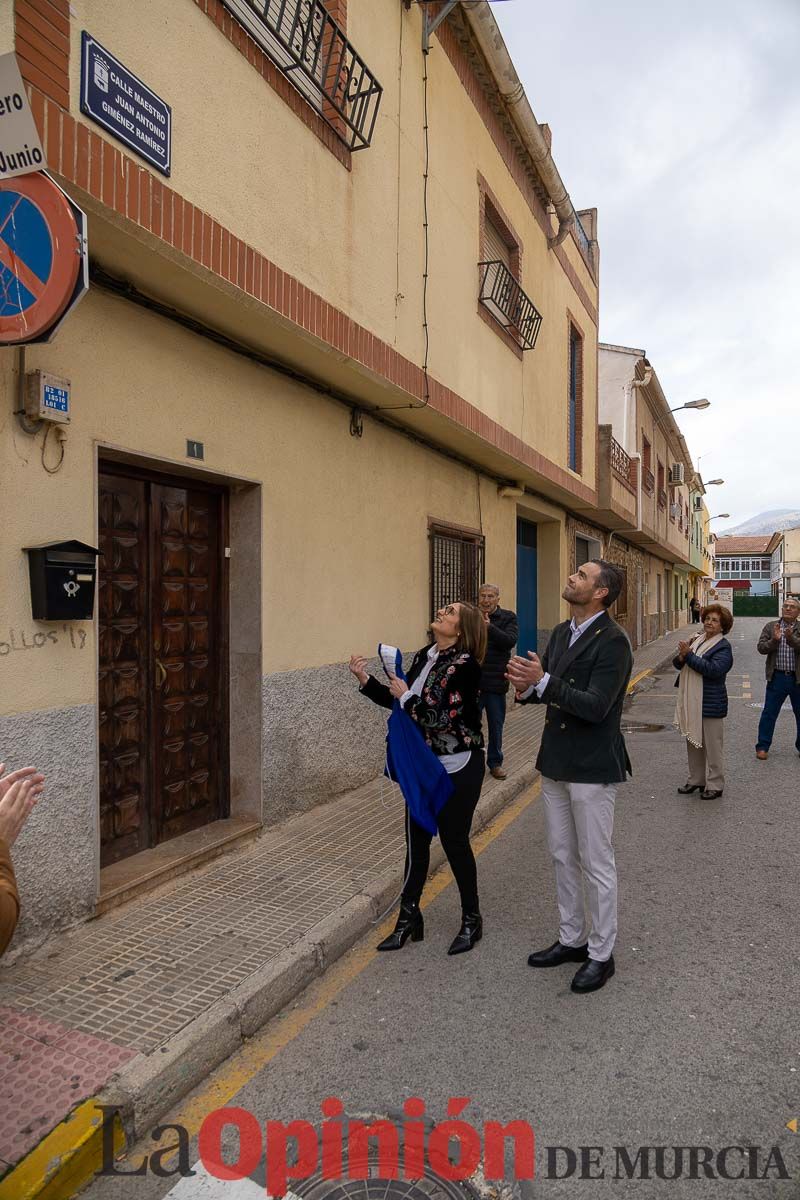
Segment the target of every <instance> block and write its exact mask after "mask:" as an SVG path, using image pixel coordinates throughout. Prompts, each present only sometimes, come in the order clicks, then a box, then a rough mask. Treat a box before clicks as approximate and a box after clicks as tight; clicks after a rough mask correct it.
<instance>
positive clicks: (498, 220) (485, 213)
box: [478, 177, 542, 354]
mask: <svg viewBox="0 0 800 1200" xmlns="http://www.w3.org/2000/svg"><path fill="white" fill-rule="evenodd" d="M478 182H479V188H480V197H481V210H480V222H481V235H480V254H481V261H480V262H479V263H478V270H479V272H480V283H479V291H478V300H479V302H480V304H481V305H482V306H483V308H484V309H486V310H487V311H488V312H490V313H491V315H492V317H493V318H494V320H495V321H496V322H497V324H498V325H499V326H500V327H501V329H502V330H503V332H504V334H505V335H506V336H507V338H508V342H509V345H511V347H512V349H514V350H515V351H516V352H517V354H519V353H520V351H523V350H533V348H534V347H535V345H536V339H537V338H538V336H539V329H540V328H541V324H542V317H541V313H539V311H538V310H537V308H536V306H535V305H534V303H533V301H532V300H531V298H530V296H528V294H527V293H526V292H525V291H523V288H522V284H521V282H520V280H521V273H522V271H521V266H522V247H521V244H520V241H519V238H518V237H517V235H516V234H515V233H514V230H513V229H512V228H511V225H510V224H509V222H508V221H507V220H506V218H505V217H504V215H503V214H502V212H501V211H500V208H499V206H498V204H497V203H496V201H495V200H494V198H493V197H492V196H491V194H490V193H489V189H488V186H487V184H486V182H485V181H484V180H483V179H482V178H481V177H479V181H478Z"/></svg>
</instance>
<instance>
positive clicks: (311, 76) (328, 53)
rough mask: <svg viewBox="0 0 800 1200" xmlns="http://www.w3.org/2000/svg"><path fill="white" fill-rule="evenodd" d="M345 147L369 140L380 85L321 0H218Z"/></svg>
mask: <svg viewBox="0 0 800 1200" xmlns="http://www.w3.org/2000/svg"><path fill="white" fill-rule="evenodd" d="M222 2H223V4H224V5H225V7H226V8H227V9H228V10H229V11H230V12H232V13H233V15H234V16H235V17H236V19H237V20H238V21H239V22H240V23H241V24H242V25H244V27H245V29H246V30H247V32H248V33H249V34H250V36H251V37H252V38H253V40H254V41H255V42H257V43H258V45H259V46H260V47H261V49H262V50H264V52H265V53H266V54H268V55H269V57H270V58H271V59H272V61H273V62H274V63H275V65H276V66H277V67H278V68H279V69H280V70H281V71H283V73H284V74H285V75H286V76H287V77H288V78H289V79H290V80H291V82H292V83H293V84H294V86H295V87H296V88H297V90H298V91H299V92H300V93H301V95H303V96H304V97H305V98H306V100H307V101H308V102H309V104H311V105H312V106H313V107H314V108H315V109H316V110H317V112H318V113H319V114H320V116H321V117H322V118H323V120H325V121H327V123H328V124H329V125H330V126H331V128H332V129H333V130H334V132H335V133H336V134H338V136H339V137H340V138H341V139H342V141H343V142H345V144H346V145H347V146H348V147H349V148H350V149H351V150H364V149H365V148H366V147H367V146H369V144H370V141H371V140H372V134H373V130H374V128H375V120H376V118H377V116H378V107H379V105H380V102H381V95H382V93H383V88H382V87H381V85H380V84H379V83H378V81H377V79H376V78H375V76H374V75H373V74H372V72H371V71H370V70H369V69H368V67H367V65H366V63H365V62H364V61H363V59H361V58H359V56H358V55H357V54H356V52H355V49H354V48H353V46H352V45H351V43H350V42H348V40H347V38H346V37H345V35H344V33H343V32H342V30H341V29H340V28H339V26H338V25H337V24H336V22H335V21H334V19H333V17H332V16H331V15H330V14H329V12H328V11H327V9H326V8H325V5H324V4H322V3H321V0H222Z"/></svg>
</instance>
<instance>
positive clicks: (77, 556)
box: [25, 541, 100, 621]
mask: <svg viewBox="0 0 800 1200" xmlns="http://www.w3.org/2000/svg"><path fill="white" fill-rule="evenodd" d="M25 553H26V554H27V555H28V568H29V570H30V577H31V610H32V612H33V619H34V621H91V619H92V615H93V613H94V592H95V583H96V580H97V556H98V554H99V553H100V551H99V550H96V549H95V547H94V546H87V545H86V544H85V542H76V541H69V542H49V543H48V544H47V545H45V546H26V547H25Z"/></svg>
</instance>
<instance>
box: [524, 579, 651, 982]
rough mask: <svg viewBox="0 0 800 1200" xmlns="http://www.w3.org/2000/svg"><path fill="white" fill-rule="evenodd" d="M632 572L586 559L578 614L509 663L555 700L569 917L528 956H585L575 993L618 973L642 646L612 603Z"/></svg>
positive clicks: (550, 772) (528, 695)
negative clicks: (632, 704) (621, 837)
mask: <svg viewBox="0 0 800 1200" xmlns="http://www.w3.org/2000/svg"><path fill="white" fill-rule="evenodd" d="M623 579H624V576H623V574H622V572H621V571H620V569H619V568H618V567H616V566H614V564H613V563H610V562H606V561H605V560H604V559H593V560H592V561H591V562H587V563H583V564H582V565H581V566H580V567H578V569H577V571H576V572H575V574H574V575H570V577H569V580H568V582H567V585H566V587H565V588H564V591H563V592H562V595H563V597H564V599H565V600H566V601H567V602H568V604H569V606H570V608H571V610H572V620H570V621H564V622H562V623H561V624H560V625H557V626H556V628H555V629H554V630H553V632H552V634H551V637H550V641H549V642H548V644H547V649H546V650H545V652H544V654H543V656H542V659H541V661H540V660H539V658H538V656H537V655H536V654H533V653H531V652H530V651H529V652H528V656H527V658H521V657H518V656H515V657H514V658H512V659H511V662H510V663H509V666H508V677H509V679H510V680H511V683H512V685H513V687H514V690H515V692H516V695H517V699H518V700H520V701H521V702H522V703H533V704H541V703H544V704H546V705H547V716H546V718H545V727H544V734H543V735H542V744H541V748H540V750H539V757H538V758H537V760H536V766H537V768H538V770H539V771H541V774H542V796H543V799H544V811H545V821H546V825H547V841H548V846H549V848H550V853H551V855H552V858H553V862H554V865H555V873H556V892H557V897H558V908H559V914H560V925H559V933H558V941H556V942H554V943H553V945H552V946H548V948H547V949H546V950H539V951H536V952H535V953H533V954H531V955H530V957H529V958H528V963H529V965H530V966H532V967H557V966H560V965H561V964H562V963H566V962H578V963H581V964H582V966H581V967H580V969H579V970H578V972H577V974H576V975H575V977H574V978H573V980H572V984H571V987H572V991H573V992H593V991H596V990H597V988H601V987H603V985H604V984H605V983H606V982H607V981H608V980H609V979H610V978H611V976H612V975H613V974H614V971H615V966H614V956H613V954H612V950H613V948H614V942H615V939H616V935H617V871H616V864H615V861H614V849H613V846H612V844H611V835H612V832H613V828H614V801H615V799H616V793H617V786H618V785H619V784H620V783H622V782H623V781H624V780H625V778H626V775H627V773H628V772H629V771H630V760H629V758H628V754H627V751H626V749H625V741H624V739H623V737H622V733H621V730H620V721H621V717H622V706H623V704H624V702H625V696H626V693H627V689H628V681H629V680H630V675H631V669H632V667H633V652H632V651H631V645H630V642H629V641H628V637H627V634H626V633H625V631H624V630H623V629H622V628H621V627H620V626H619V625H617V623H616V621H613V620H612V619H611V617H610V616H609V614H608V609H609V608H610V607H611V605H612V604H613V603H614V601H615V600H616V598H617V596H618V595H619V593H620V590H621V587H622V582H623ZM584 885H585V890H586V900H587V902H588V910H589V914H588V915H589V923H588V924H589V929H588V934H589V936H588V940H587V936H586V935H587V920H586V912H585V909H584Z"/></svg>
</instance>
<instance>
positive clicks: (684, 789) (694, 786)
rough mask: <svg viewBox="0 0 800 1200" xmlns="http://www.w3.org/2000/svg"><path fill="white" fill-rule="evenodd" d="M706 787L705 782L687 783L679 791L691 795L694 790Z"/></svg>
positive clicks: (698, 790) (683, 794)
mask: <svg viewBox="0 0 800 1200" xmlns="http://www.w3.org/2000/svg"><path fill="white" fill-rule="evenodd" d="M704 787H705V784H704V783H685V784H684V785H683V787H679V788H678V791H679V792H680V794H681V795H682V796H691V794H692V792H702V790H703V788H704Z"/></svg>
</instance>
